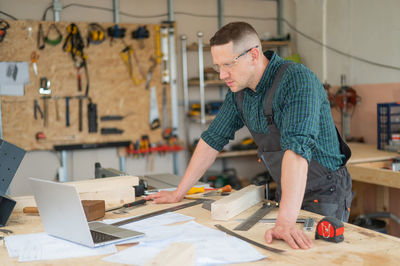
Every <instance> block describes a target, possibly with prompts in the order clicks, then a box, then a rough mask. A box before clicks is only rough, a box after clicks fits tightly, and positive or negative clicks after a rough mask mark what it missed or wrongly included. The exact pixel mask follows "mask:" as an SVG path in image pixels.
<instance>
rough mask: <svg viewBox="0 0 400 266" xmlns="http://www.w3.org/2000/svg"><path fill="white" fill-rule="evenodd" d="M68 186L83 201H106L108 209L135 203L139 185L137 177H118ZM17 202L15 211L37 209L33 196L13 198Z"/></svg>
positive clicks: (71, 183)
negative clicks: (77, 193) (74, 189)
mask: <svg viewBox="0 0 400 266" xmlns="http://www.w3.org/2000/svg"><path fill="white" fill-rule="evenodd" d="M66 184H69V185H73V186H75V187H76V189H77V190H78V192H79V197H80V198H81V200H104V201H105V204H106V209H109V208H114V207H118V206H121V205H122V204H124V203H128V202H132V201H135V188H134V187H133V186H137V185H138V184H139V178H138V177H137V176H116V177H107V178H99V179H88V180H81V181H74V182H67V183H66ZM13 199H14V200H15V201H16V202H17V204H16V205H15V208H14V211H16V212H22V210H23V208H24V207H35V206H36V202H35V199H34V197H33V196H22V197H13Z"/></svg>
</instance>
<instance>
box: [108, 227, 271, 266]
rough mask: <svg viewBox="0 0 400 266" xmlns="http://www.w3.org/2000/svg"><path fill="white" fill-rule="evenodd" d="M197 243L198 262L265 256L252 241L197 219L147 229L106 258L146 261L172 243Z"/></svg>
mask: <svg viewBox="0 0 400 266" xmlns="http://www.w3.org/2000/svg"><path fill="white" fill-rule="evenodd" d="M176 242H189V243H193V244H194V246H195V254H196V261H195V264H196V265H221V264H230V263H242V262H250V261H257V260H261V259H263V258H265V256H264V255H263V254H261V253H259V252H258V251H257V250H256V249H254V248H253V247H252V246H251V245H250V244H248V243H247V242H245V241H242V240H240V239H237V238H234V237H230V236H227V235H226V234H225V233H223V232H221V231H218V230H216V229H212V228H209V227H206V226H203V225H201V224H198V223H196V222H194V221H191V222H188V223H185V224H182V225H175V226H159V227H157V228H153V229H152V230H149V232H146V236H145V237H143V238H142V239H141V242H140V244H139V245H137V246H134V247H131V248H128V249H125V250H123V251H121V252H118V253H116V254H114V255H111V256H109V257H106V258H104V259H103V260H105V261H108V262H116V263H125V264H134V265H142V264H144V263H145V262H146V261H148V260H149V259H151V258H152V257H154V256H155V255H156V254H157V253H159V252H161V251H162V250H163V249H164V248H166V247H167V246H168V245H170V244H171V243H176Z"/></svg>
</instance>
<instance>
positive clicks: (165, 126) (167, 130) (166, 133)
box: [161, 86, 172, 140]
mask: <svg viewBox="0 0 400 266" xmlns="http://www.w3.org/2000/svg"><path fill="white" fill-rule="evenodd" d="M162 97H163V98H162V119H163V121H162V133H161V135H162V137H163V139H165V140H169V139H170V138H171V137H172V129H171V127H170V126H169V114H168V102H167V88H166V87H165V86H164V87H163V95H162Z"/></svg>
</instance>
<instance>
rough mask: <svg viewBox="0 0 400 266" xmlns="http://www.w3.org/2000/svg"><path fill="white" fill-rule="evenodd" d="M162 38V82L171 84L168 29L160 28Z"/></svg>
mask: <svg viewBox="0 0 400 266" xmlns="http://www.w3.org/2000/svg"><path fill="white" fill-rule="evenodd" d="M160 34H161V35H160V36H161V54H162V64H161V81H162V83H164V84H165V83H169V66H168V60H169V53H168V27H161V28H160Z"/></svg>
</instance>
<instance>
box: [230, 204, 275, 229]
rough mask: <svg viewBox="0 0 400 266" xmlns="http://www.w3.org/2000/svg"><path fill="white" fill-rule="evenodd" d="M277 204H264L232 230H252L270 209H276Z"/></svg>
mask: <svg viewBox="0 0 400 266" xmlns="http://www.w3.org/2000/svg"><path fill="white" fill-rule="evenodd" d="M277 205H278V203H273V202H267V203H264V204H263V206H262V207H261V208H260V209H258V210H257V211H256V212H255V213H253V214H252V215H251V216H250V217H249V218H247V219H246V220H245V221H244V222H242V223H241V224H239V225H238V226H236V227H235V228H234V229H233V230H238V231H247V230H249V229H250V228H252V227H253V226H254V225H255V224H256V223H258V221H259V220H260V219H261V218H263V217H264V216H265V215H267V213H269V212H270V211H271V210H272V209H274V208H275V207H277Z"/></svg>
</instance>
